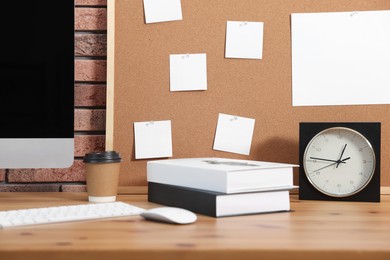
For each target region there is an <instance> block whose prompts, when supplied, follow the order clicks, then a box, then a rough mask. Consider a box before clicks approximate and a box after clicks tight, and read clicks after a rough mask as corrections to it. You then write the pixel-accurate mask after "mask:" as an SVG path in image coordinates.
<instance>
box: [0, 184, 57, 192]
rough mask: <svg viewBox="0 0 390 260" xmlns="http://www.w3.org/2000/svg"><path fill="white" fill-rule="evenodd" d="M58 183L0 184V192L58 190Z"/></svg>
mask: <svg viewBox="0 0 390 260" xmlns="http://www.w3.org/2000/svg"><path fill="white" fill-rule="evenodd" d="M58 191H60V185H59V184H1V185H0V192H58Z"/></svg>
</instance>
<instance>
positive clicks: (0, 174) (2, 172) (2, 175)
mask: <svg viewBox="0 0 390 260" xmlns="http://www.w3.org/2000/svg"><path fill="white" fill-rule="evenodd" d="M4 180H5V170H4V169H0V181H4Z"/></svg>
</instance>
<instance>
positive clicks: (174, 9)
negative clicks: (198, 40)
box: [144, 0, 183, 23]
mask: <svg viewBox="0 0 390 260" xmlns="http://www.w3.org/2000/svg"><path fill="white" fill-rule="evenodd" d="M144 11H145V22H146V23H159V22H167V21H176V20H182V19H183V17H182V12H181V2H180V0H144Z"/></svg>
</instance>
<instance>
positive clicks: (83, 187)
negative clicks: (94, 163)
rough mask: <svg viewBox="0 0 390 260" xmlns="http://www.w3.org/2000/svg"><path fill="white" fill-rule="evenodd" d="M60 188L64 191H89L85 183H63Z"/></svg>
mask: <svg viewBox="0 0 390 260" xmlns="http://www.w3.org/2000/svg"><path fill="white" fill-rule="evenodd" d="M60 190H61V191H62V192H87V186H86V185H85V184H64V185H61V189H60ZM86 196H87V195H86Z"/></svg>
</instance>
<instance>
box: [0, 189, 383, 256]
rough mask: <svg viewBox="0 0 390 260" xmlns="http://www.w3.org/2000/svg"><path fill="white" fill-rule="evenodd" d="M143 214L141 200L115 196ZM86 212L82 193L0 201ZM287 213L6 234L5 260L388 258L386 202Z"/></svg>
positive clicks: (8, 205) (0, 206)
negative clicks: (70, 207)
mask: <svg viewBox="0 0 390 260" xmlns="http://www.w3.org/2000/svg"><path fill="white" fill-rule="evenodd" d="M118 200H119V201H123V202H127V203H130V204H132V205H135V206H139V207H143V208H146V209H147V208H154V207H157V206H159V205H157V204H152V203H148V202H147V198H146V195H131V196H118ZM80 203H81V204H83V203H88V202H87V194H86V193H76V194H75V193H34V194H32V193H27V194H22V193H15V194H9V193H3V194H0V210H5V209H17V208H29V207H43V206H58V205H71V204H80ZM291 208H292V212H284V213H275V214H260V215H249V216H238V217H226V218H212V217H207V216H203V215H198V221H197V222H196V223H194V224H191V225H167V224H161V223H156V222H147V221H144V220H143V219H142V218H141V217H139V216H134V217H123V218H119V219H112V220H99V221H87V222H73V223H66V224H52V225H44V226H34V227H25V228H23V229H20V228H14V229H4V230H2V231H1V233H2V236H0V255H1V257H2V259H13V260H18V259H26V257H28V259H46V257H47V256H48V255H49V256H50V257H51V258H55V259H72V260H77V259H83V260H89V259H93V260H100V259H118V260H122V259H123V260H124V259H129V256H131V258H132V259H142V260H146V259H170V260H176V259H180V260H182V259H187V260H192V259H204V260H208V259H226V260H231V259H240V260H246V259H251V260H254V259H273V260H274V259H275V260H279V259H289V260H306V259H310V260H312V259H318V260H328V259H354V260H362V259H375V260H378V259H379V260H382V259H383V260H385V259H386V260H387V259H389V258H390V218H389V217H388V216H389V215H390V196H382V202H381V203H350V202H349V203H348V202H318V201H298V200H297V199H296V197H295V196H293V197H292V201H291Z"/></svg>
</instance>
